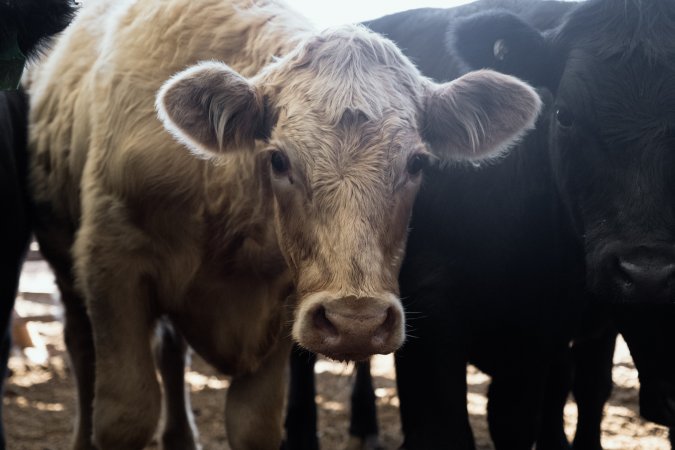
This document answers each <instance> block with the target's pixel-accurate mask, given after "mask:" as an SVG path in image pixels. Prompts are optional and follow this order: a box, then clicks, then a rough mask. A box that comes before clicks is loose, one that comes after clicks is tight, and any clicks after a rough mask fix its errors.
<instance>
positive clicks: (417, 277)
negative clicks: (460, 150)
mask: <svg viewBox="0 0 675 450" xmlns="http://www.w3.org/2000/svg"><path fill="white" fill-rule="evenodd" d="M528 4H529V6H528ZM501 5H502V6H503V7H504V8H505V9H502V10H495V9H493V7H494V6H495V2H489V1H486V2H477V3H475V4H473V5H471V6H470V8H474V11H475V10H479V11H480V12H478V13H476V14H473V15H469V16H467V17H466V18H463V19H461V20H456V21H455V23H454V24H452V25H451V26H448V25H449V23H448V22H447V18H452V17H453V13H452V12H447V11H446V12H444V11H441V10H419V11H414V12H408V13H401V14H399V15H393V16H389V17H385V18H382V19H379V20H376V21H374V22H371V23H369V24H368V25H369V27H371V29H373V30H375V31H379V32H382V33H384V34H385V35H386V36H388V37H389V38H391V39H392V40H394V41H395V42H397V44H398V45H399V46H400V47H401V48H402V50H403V51H404V52H405V53H406V54H407V55H408V56H409V57H410V58H411V59H412V60H413V61H414V62H415V63H416V64H417V65H418V67H419V68H420V69H421V70H422V72H423V73H427V74H429V73H432V71H433V70H435V69H436V68H437V67H438V62H439V61H442V60H443V58H444V57H445V58H447V59H448V60H452V61H453V65H448V66H447V67H448V72H447V73H446V74H444V75H442V76H440V77H438V80H439V81H442V80H444V79H452V78H453V77H455V76H458V75H460V74H461V73H463V72H464V71H466V70H469V69H471V68H478V67H481V68H483V67H485V68H493V69H496V70H499V71H502V72H505V73H510V74H513V75H517V76H519V77H521V78H523V79H525V80H527V81H529V82H530V83H532V84H533V85H535V86H538V87H540V88H541V89H542V92H543V94H542V95H543V96H544V97H548V98H547V101H546V104H547V106H546V108H545V112H544V113H543V114H542V116H541V117H540V120H539V122H538V123H537V126H536V128H535V130H534V131H533V132H532V133H530V134H528V135H527V136H526V138H525V139H524V141H523V142H522V144H521V145H519V146H518V147H517V148H515V149H514V151H513V152H511V153H510V154H509V156H507V157H506V158H504V159H503V160H501V161H500V163H499V164H492V165H488V166H486V167H483V168H480V169H476V170H474V169H471V168H464V169H462V168H460V169H459V170H458V169H455V168H453V167H450V168H448V169H443V168H438V169H433V170H429V171H428V172H427V178H426V184H425V186H424V188H423V189H422V190H421V192H420V195H419V197H418V200H417V202H416V204H415V207H414V212H413V218H412V222H411V228H412V232H411V234H410V236H409V241H408V247H407V253H406V258H405V261H404V264H403V266H402V271H401V277H400V285H401V295H402V298H404V299H406V301H405V304H404V307H405V308H406V311H411V312H414V313H416V314H418V315H419V316H420V317H419V318H417V319H415V322H413V323H411V327H412V329H411V334H413V335H415V336H417V337H418V339H411V340H409V341H408V342H407V343H406V345H404V346H403V347H402V349H401V350H400V351H398V352H397V353H396V369H397V382H398V388H399V395H400V401H401V418H402V425H403V431H404V434H405V443H404V446H405V447H406V448H409V449H413V448H472V447H473V438H472V435H471V430H470V427H469V424H468V420H467V412H466V405H465V395H466V380H465V369H464V366H465V364H466V362H467V361H472V362H474V363H475V364H476V365H478V366H479V367H480V368H481V369H483V370H484V371H486V372H487V373H489V374H490V375H492V377H493V380H492V384H491V386H490V390H489V404H488V419H489V422H490V431H491V435H492V438H493V441H494V443H495V447H496V448H497V449H500V448H507V449H520V448H522V449H525V448H528V449H529V448H531V447H532V445H533V443H534V442H535V441H537V448H567V446H568V445H569V444H568V443H567V441H566V438H565V436H564V433H563V430H562V413H561V411H562V405H563V404H564V401H565V398H566V394H567V392H566V388H567V387H569V383H570V380H569V378H568V376H567V373H566V372H567V371H566V369H565V368H564V367H565V366H566V364H565V363H564V361H565V358H568V357H569V355H568V354H567V353H566V347H567V342H568V341H569V339H570V338H571V337H573V336H578V333H579V331H580V328H581V323H580V322H582V319H583V318H585V317H587V316H588V314H589V308H596V307H598V306H597V305H600V304H603V303H604V304H608V305H609V306H607V308H608V309H609V310H610V313H611V314H612V315H613V316H614V318H615V319H616V322H617V324H618V329H619V331H621V332H622V334H623V335H624V337H625V339H626V341H627V342H628V345H629V347H630V349H631V352H632V354H633V357H634V360H635V363H636V366H637V368H638V370H639V371H640V379H641V383H642V395H641V397H642V398H641V404H642V411H641V412H642V413H643V415H645V416H646V417H648V418H650V419H652V420H656V421H659V422H660V423H663V424H666V425H670V426H672V425H673V424H675V420H673V419H674V418H675V417H674V415H673V403H674V402H673V392H674V391H673V387H674V386H675V367H674V365H675V361H674V360H673V359H672V358H667V357H664V355H668V354H672V345H673V342H675V338H674V337H673V333H674V330H673V327H672V323H673V319H675V311H674V310H673V299H674V295H673V291H672V289H673V286H672V285H673V283H672V282H673V276H672V275H673V267H675V266H673V261H674V256H673V255H674V254H673V251H674V250H673V249H674V247H673V244H675V241H674V237H673V229H675V227H673V225H674V220H675V215H674V214H673V213H674V210H673V194H674V192H673V190H674V189H675V186H674V185H673V183H671V182H670V181H669V179H668V174H669V173H670V172H671V171H672V170H673V167H674V165H675V154H673V152H672V151H671V150H672V149H671V148H670V147H672V123H673V119H674V117H673V108H672V105H673V104H675V98H673V97H674V95H675V90H674V88H675V84H674V83H673V81H672V80H673V71H674V70H675V68H674V67H673V65H672V63H671V62H670V61H671V60H672V56H673V55H672V53H673V51H674V49H673V47H672V46H671V44H670V42H671V41H672V39H667V38H665V37H664V36H672V30H673V22H672V20H673V16H674V14H675V5H673V4H672V2H667V1H660V0H657V1H652V2H643V1H639V0H627V1H625V2H622V4H621V7H620V8H617V5H616V2H611V1H605V0H590V1H588V2H585V3H581V4H567V5H562V6H560V5H558V6H554V7H555V8H563V9H564V8H568V9H569V11H568V12H567V13H566V14H565V15H564V16H558V17H552V18H551V17H549V23H550V24H551V26H552V28H549V29H548V31H544V32H542V31H541V30H538V29H537V28H536V27H537V24H536V23H528V20H532V19H530V18H529V17H535V18H539V19H541V18H542V17H546V15H545V14H544V15H539V14H533V15H531V16H529V17H528V15H527V14H525V12H524V11H528V12H530V13H531V12H532V11H535V10H539V11H540V12H541V11H542V8H546V7H550V5H551V3H549V2H527V1H525V2H523V1H504V2H501ZM523 7H524V8H525V10H523V9H522V8H523ZM529 8H531V9H529ZM509 9H511V11H509ZM552 19H554V20H552ZM444 20H446V24H445V25H441V24H442V22H443V21H444ZM413 23H417V24H418V28H412V27H411V24H413ZM433 24H437V25H438V27H434V25H433ZM543 28H545V27H543ZM439 41H440V42H443V44H444V45H445V52H444V53H445V56H439V55H438V50H437V47H433V46H431V45H427V46H425V45H423V44H420V43H423V42H427V43H428V42H439ZM432 49H433V50H432ZM467 193H471V195H467ZM439 228H440V229H442V230H444V232H443V233H442V234H439V233H438V230H439ZM601 353H602V354H605V355H606V354H607V351H605V350H602V351H601ZM610 354H611V353H610ZM440 355H442V357H440ZM610 361H611V359H610ZM420 367H424V368H425V370H420ZM533 368H535V370H534V373H533ZM547 371H549V372H550V375H549V376H548V379H546V378H547V377H546V376H545V374H546V373H547ZM592 381H593V380H591V382H592ZM595 381H596V383H600V384H601V385H604V386H606V384H607V382H606V380H603V379H602V377H599V378H598V379H596V380H595ZM547 387H548V389H547ZM592 387H593V386H592ZM596 387H597V386H596ZM600 387H602V386H600ZM603 390H604V389H600V390H597V389H586V390H585V391H583V390H577V391H576V392H577V393H578V394H579V395H580V396H584V395H585V396H590V397H591V398H590V399H589V398H583V399H582V401H580V398H579V396H578V397H577V401H578V402H580V403H582V402H583V401H586V402H590V404H591V406H593V407H596V406H597V404H596V403H595V402H596V401H597V396H598V395H600V396H601V397H602V396H603V395H608V392H602V391H603ZM563 394H564V395H563ZM594 395H595V396H596V398H595V399H594V398H593V396H594ZM432 398H433V399H434V401H433V402H430V401H429V399H432ZM601 400H602V401H604V400H605V399H604V398H602V399H601ZM544 404H545V405H547V406H546V409H545V410H544V412H543V413H540V412H541V406H542V405H544ZM556 404H557V406H555V405H556ZM601 404H602V402H601V403H600V406H601ZM552 405H553V406H555V407H553V406H552ZM551 411H558V413H557V414H556V413H552V412H551ZM600 414H601V409H600ZM599 416H600V415H597V417H595V418H594V419H595V420H598V421H599ZM597 425H599V423H598V424H597ZM577 438H579V440H576V439H575V443H574V445H575V448H600V442H599V433H596V434H595V436H593V433H588V434H585V435H584V436H579V435H578V436H577ZM594 439H595V441H594Z"/></svg>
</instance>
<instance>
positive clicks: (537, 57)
mask: <svg viewBox="0 0 675 450" xmlns="http://www.w3.org/2000/svg"><path fill="white" fill-rule="evenodd" d="M445 44H446V48H447V50H448V52H450V53H451V54H454V55H456V56H458V57H459V59H460V60H462V61H463V62H464V63H465V64H466V65H467V66H468V68H469V69H470V70H476V69H494V70H496V71H499V72H502V73H507V74H510V75H514V76H516V77H518V78H521V79H523V80H525V81H527V82H529V83H531V84H532V85H534V86H544V87H548V88H550V89H553V88H554V86H552V84H554V83H555V76H554V75H553V71H554V70H555V68H553V67H551V64H550V63H551V61H553V60H554V58H552V53H553V51H552V49H551V46H550V44H549V43H548V41H547V40H546V38H545V37H544V35H542V34H541V33H540V32H539V31H538V30H536V29H535V28H533V27H532V26H530V25H529V24H527V23H526V22H524V21H523V20H522V19H520V18H519V17H518V16H516V15H515V14H513V13H510V12H507V11H499V10H497V11H489V12H485V13H479V14H474V15H472V16H468V17H466V18H464V19H462V20H459V21H458V22H457V23H456V24H455V25H453V26H451V27H450V28H448V31H447V34H446V43H445Z"/></svg>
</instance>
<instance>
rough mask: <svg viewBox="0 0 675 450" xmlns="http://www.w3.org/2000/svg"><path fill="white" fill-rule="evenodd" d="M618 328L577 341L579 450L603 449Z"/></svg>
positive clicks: (576, 441)
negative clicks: (604, 416) (604, 425)
mask: <svg viewBox="0 0 675 450" xmlns="http://www.w3.org/2000/svg"><path fill="white" fill-rule="evenodd" d="M616 335H617V333H616V330H614V329H613V328H608V329H607V331H606V332H604V333H603V334H602V335H600V336H597V337H596V336H594V337H591V338H589V339H584V340H581V341H578V342H575V343H574V346H573V347H572V355H573V357H574V386H573V393H574V399H575V400H576V402H577V409H578V411H579V417H578V419H577V431H576V434H575V436H574V449H575V450H602V445H601V443H600V438H601V435H602V432H601V430H602V416H603V410H604V407H605V403H606V402H607V400H609V396H610V394H611V393H612V361H613V357H614V347H615V345H616Z"/></svg>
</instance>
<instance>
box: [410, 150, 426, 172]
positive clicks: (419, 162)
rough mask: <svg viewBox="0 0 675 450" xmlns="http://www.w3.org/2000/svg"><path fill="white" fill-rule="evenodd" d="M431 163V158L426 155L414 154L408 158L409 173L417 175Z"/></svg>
mask: <svg viewBox="0 0 675 450" xmlns="http://www.w3.org/2000/svg"><path fill="white" fill-rule="evenodd" d="M428 165H429V158H428V157H427V156H426V155H422V154H419V153H418V154H416V155H412V156H411V157H410V159H409V160H408V173H409V174H410V175H417V174H418V173H420V172H421V171H422V170H424V169H425V168H426V167H427V166H428Z"/></svg>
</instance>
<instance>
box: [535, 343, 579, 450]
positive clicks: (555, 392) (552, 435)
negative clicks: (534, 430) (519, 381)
mask: <svg viewBox="0 0 675 450" xmlns="http://www.w3.org/2000/svg"><path fill="white" fill-rule="evenodd" d="M571 387H572V357H571V354H570V351H569V348H568V347H567V345H565V346H564V348H562V349H561V351H560V357H559V358H558V359H556V360H555V361H554V363H553V364H551V368H550V370H549V376H548V379H547V381H546V390H545V394H544V399H543V404H542V416H541V423H540V426H539V434H538V435H537V446H536V449H537V450H569V449H571V446H570V443H569V441H568V440H567V436H566V435H565V420H564V415H563V414H564V409H565V403H567V397H568V396H569V392H570V389H571Z"/></svg>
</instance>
